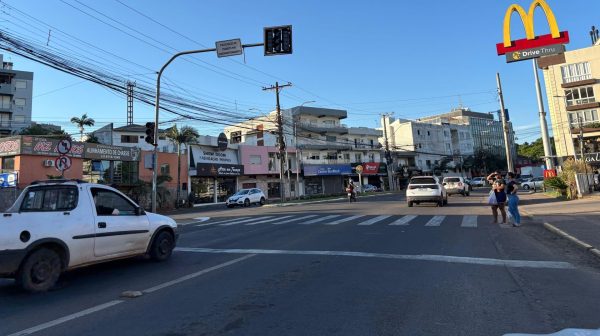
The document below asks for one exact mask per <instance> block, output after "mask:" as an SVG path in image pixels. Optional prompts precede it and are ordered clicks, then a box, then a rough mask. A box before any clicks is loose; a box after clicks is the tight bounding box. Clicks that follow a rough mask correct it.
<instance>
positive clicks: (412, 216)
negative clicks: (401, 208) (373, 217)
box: [390, 215, 417, 225]
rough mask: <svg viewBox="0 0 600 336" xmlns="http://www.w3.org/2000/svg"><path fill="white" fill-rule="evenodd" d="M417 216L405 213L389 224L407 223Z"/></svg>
mask: <svg viewBox="0 0 600 336" xmlns="http://www.w3.org/2000/svg"><path fill="white" fill-rule="evenodd" d="M415 218H417V216H415V215H406V216H404V217H402V218H399V219H397V220H396V221H394V222H392V223H390V225H409V223H410V221H411V220H413V219H415Z"/></svg>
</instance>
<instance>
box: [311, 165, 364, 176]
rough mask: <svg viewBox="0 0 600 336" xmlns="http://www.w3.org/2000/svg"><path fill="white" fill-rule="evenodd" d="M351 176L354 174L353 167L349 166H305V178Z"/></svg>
mask: <svg viewBox="0 0 600 336" xmlns="http://www.w3.org/2000/svg"><path fill="white" fill-rule="evenodd" d="M350 174H352V167H351V166H349V165H304V176H335V175H350Z"/></svg>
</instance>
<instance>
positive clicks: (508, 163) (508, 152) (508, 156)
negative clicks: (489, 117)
mask: <svg viewBox="0 0 600 336" xmlns="http://www.w3.org/2000/svg"><path fill="white" fill-rule="evenodd" d="M496 84H497V85H498V98H500V115H501V116H502V120H501V121H502V130H503V133H504V148H505V150H506V168H507V169H508V171H509V172H513V173H514V172H515V169H514V166H513V163H514V162H513V157H512V150H511V149H512V144H511V143H510V134H509V133H510V132H509V128H508V120H506V109H505V108H504V95H503V94H502V83H501V82H500V74H499V73H496Z"/></svg>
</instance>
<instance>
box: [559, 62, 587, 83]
mask: <svg viewBox="0 0 600 336" xmlns="http://www.w3.org/2000/svg"><path fill="white" fill-rule="evenodd" d="M560 71H561V73H562V78H563V83H573V82H579V81H582V80H586V79H590V78H592V75H591V74H592V71H591V70H590V63H589V62H582V63H574V64H567V65H563V66H562V67H560Z"/></svg>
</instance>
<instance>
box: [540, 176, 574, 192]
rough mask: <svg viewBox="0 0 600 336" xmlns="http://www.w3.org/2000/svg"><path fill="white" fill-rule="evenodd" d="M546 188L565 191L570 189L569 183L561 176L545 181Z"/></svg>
mask: <svg viewBox="0 0 600 336" xmlns="http://www.w3.org/2000/svg"><path fill="white" fill-rule="evenodd" d="M544 186H546V187H547V188H554V189H558V190H565V189H567V188H568V187H569V186H568V185H567V183H565V181H564V180H563V179H562V178H561V177H559V176H556V177H551V178H549V179H547V180H545V181H544Z"/></svg>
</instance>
